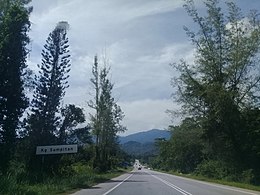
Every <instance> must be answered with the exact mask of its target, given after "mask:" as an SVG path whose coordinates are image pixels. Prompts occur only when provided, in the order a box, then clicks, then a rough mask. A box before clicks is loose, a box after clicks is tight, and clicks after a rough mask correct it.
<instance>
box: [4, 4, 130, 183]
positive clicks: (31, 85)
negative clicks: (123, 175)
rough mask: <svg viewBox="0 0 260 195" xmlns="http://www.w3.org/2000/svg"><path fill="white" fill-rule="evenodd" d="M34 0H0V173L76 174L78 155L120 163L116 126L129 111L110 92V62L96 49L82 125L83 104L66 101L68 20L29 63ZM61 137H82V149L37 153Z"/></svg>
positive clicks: (20, 176) (35, 177) (103, 163)
mask: <svg viewBox="0 0 260 195" xmlns="http://www.w3.org/2000/svg"><path fill="white" fill-rule="evenodd" d="M29 3H30V0H0V156H1V158H0V177H1V178H4V177H5V176H8V178H9V176H10V175H11V176H15V177H16V176H17V177H16V178H15V179H16V180H17V181H21V180H22V181H23V180H24V179H25V178H29V179H30V181H31V182H35V181H36V182H37V181H41V180H43V179H44V177H45V175H47V176H48V175H49V176H51V175H59V174H60V175H63V174H65V175H66V174H71V173H72V172H73V170H72V164H73V163H78V162H82V163H85V164H87V165H88V166H89V167H90V168H92V169H95V171H98V172H106V171H108V170H111V169H113V168H115V167H116V166H117V165H118V164H119V162H120V161H122V158H123V154H122V152H121V151H120V149H119V146H118V144H117V136H116V134H117V133H118V132H120V131H125V130H126V128H125V127H123V126H122V125H121V120H122V119H123V117H124V114H123V112H122V110H121V108H120V107H119V106H118V105H117V103H116V101H115V99H114V98H113V96H112V90H113V84H112V83H111V81H110V79H109V65H108V64H107V63H106V61H104V62H103V64H104V65H103V66H100V65H99V63H98V57H97V56H95V58H94V62H93V65H92V78H89V79H90V83H92V85H93V92H94V97H93V100H88V101H89V107H90V108H92V109H94V112H92V113H93V114H92V115H91V118H90V122H89V123H88V124H87V125H85V126H84V124H86V116H85V115H84V112H83V108H80V107H78V106H76V105H73V104H69V105H63V98H64V96H65V93H66V89H67V88H68V87H69V83H68V78H69V73H70V69H71V68H73V65H72V64H71V61H70V58H71V56H70V50H69V39H68V37H67V30H68V27H69V24H68V23H67V22H65V21H61V22H59V23H58V24H57V26H56V27H55V28H54V29H53V31H51V32H50V34H49V36H48V37H47V40H46V43H45V45H44V46H43V49H42V52H41V57H42V59H41V64H39V65H38V70H39V72H38V73H35V74H34V73H33V71H31V70H30V69H29V68H28V66H27V64H26V63H27V62H26V59H27V56H28V54H29V52H30V51H29V50H28V47H27V46H28V44H29V43H30V37H29V36H28V31H29V30H30V24H31V23H30V21H29V15H30V13H31V12H32V10H33V9H32V7H30V6H29ZM29 93H30V94H32V95H33V96H32V98H31V100H30V99H29V97H28V96H29ZM79 127H80V128H79ZM93 137H94V138H95V140H94V141H93ZM63 144H78V148H79V149H78V153H77V154H73V155H72V154H69V155H46V156H45V157H44V159H43V158H42V156H40V155H36V153H35V151H36V146H46V145H63ZM2 181H3V180H2ZM0 184H1V182H0ZM3 185H4V184H3ZM0 186H1V185H0Z"/></svg>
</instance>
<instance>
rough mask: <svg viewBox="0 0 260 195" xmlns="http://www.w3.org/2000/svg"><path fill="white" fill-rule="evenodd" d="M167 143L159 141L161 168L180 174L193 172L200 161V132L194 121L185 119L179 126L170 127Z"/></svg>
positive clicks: (201, 146) (201, 143)
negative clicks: (170, 134) (170, 133)
mask: <svg viewBox="0 0 260 195" xmlns="http://www.w3.org/2000/svg"><path fill="white" fill-rule="evenodd" d="M171 131H172V137H171V139H170V140H169V141H165V140H162V141H159V143H158V144H159V147H160V157H159V158H161V159H162V161H161V166H163V168H164V169H165V170H170V169H173V170H175V171H179V172H182V173H190V172H193V171H194V170H195V168H196V167H197V165H198V164H199V163H200V162H201V161H202V158H203V153H202V148H203V142H202V139H201V135H202V130H201V129H200V127H199V126H198V125H197V122H196V121H195V120H194V119H191V118H187V119H185V120H184V121H183V122H182V124H181V125H180V126H176V127H171Z"/></svg>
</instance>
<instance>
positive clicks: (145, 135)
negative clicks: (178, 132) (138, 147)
mask: <svg viewBox="0 0 260 195" xmlns="http://www.w3.org/2000/svg"><path fill="white" fill-rule="evenodd" d="M170 137H171V134H170V132H169V131H166V130H159V129H152V130H149V131H143V132H139V133H134V134H131V135H128V136H125V137H119V142H120V144H125V143H126V142H129V141H135V142H139V143H141V144H144V143H147V142H154V140H155V139H157V138H165V139H166V140H168V139H170Z"/></svg>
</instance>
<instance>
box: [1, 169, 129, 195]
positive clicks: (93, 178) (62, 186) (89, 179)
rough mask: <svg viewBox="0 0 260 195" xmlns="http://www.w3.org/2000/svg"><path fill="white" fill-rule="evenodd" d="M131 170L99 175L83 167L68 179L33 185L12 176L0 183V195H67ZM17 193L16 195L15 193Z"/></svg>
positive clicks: (59, 178) (53, 178) (2, 179)
mask: <svg viewBox="0 0 260 195" xmlns="http://www.w3.org/2000/svg"><path fill="white" fill-rule="evenodd" d="M128 171H129V170H124V169H116V170H113V171H110V172H109V173H103V174H97V173H94V172H93V171H92V170H89V169H85V170H84V167H83V170H82V167H81V169H80V170H79V172H76V173H75V174H73V175H70V176H67V177H65V176H64V177H61V176H59V177H58V176H55V177H52V178H50V177H49V178H45V180H44V182H41V183H34V184H31V183H30V182H29V181H22V182H20V183H17V181H16V179H15V178H13V177H12V176H4V177H2V178H1V181H0V194H3V195H9V194H10V195H11V194H12V195H13V194H17V195H46V194H48V195H54V194H60V195H65V194H69V193H72V192H75V191H77V190H80V189H83V188H89V187H91V186H93V185H95V184H97V183H101V182H104V181H107V180H109V179H111V178H114V177H117V176H119V175H121V174H124V173H126V172H128ZM14 192H15V193H14Z"/></svg>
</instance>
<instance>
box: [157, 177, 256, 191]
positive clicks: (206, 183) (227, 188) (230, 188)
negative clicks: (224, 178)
mask: <svg viewBox="0 0 260 195" xmlns="http://www.w3.org/2000/svg"><path fill="white" fill-rule="evenodd" d="M159 173H160V174H162V175H167V176H171V177H177V178H180V179H183V180H188V181H193V182H197V183H201V184H205V185H208V186H213V187H216V188H222V189H225V190H231V191H234V192H240V193H243V194H250V195H259V194H256V193H253V192H249V191H244V190H239V189H235V188H232V187H225V186H222V185H219V184H211V183H208V182H203V181H198V180H195V179H189V178H184V177H180V176H176V175H170V174H167V173H161V172H159Z"/></svg>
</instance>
